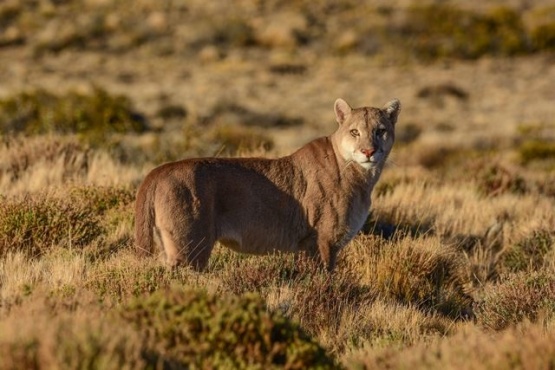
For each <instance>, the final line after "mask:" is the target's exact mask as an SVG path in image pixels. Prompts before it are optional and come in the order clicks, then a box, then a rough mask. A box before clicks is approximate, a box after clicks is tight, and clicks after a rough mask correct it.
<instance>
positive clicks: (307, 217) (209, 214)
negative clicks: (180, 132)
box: [135, 99, 400, 271]
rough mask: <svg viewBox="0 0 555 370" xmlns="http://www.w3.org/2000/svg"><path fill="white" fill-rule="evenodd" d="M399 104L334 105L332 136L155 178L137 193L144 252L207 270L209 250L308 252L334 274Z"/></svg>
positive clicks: (163, 169)
mask: <svg viewBox="0 0 555 370" xmlns="http://www.w3.org/2000/svg"><path fill="white" fill-rule="evenodd" d="M399 111H400V103H399V101H398V100H393V101H391V102H390V103H388V104H387V105H386V106H385V107H384V108H382V109H378V108H371V107H364V108H357V109H352V108H351V107H350V106H349V105H348V104H347V103H346V102H345V101H344V100H341V99H338V100H337V101H336V103H335V114H336V119H337V122H338V123H339V127H338V129H337V130H336V131H335V132H334V133H333V134H331V135H330V136H328V137H323V138H319V139H316V140H314V141H312V142H310V143H308V144H306V145H305V146H303V147H302V148H300V149H299V150H298V151H296V152H295V153H293V154H291V155H289V156H286V157H282V158H278V159H265V158H228V159H224V158H200V159H185V160H182V161H178V162H172V163H166V164H164V165H162V166H160V167H157V168H155V169H154V170H152V171H151V172H150V173H149V174H148V175H147V177H146V178H145V180H144V181H143V183H142V184H141V186H140V187H139V190H138V192H137V200H136V218H135V237H136V244H137V248H138V250H139V251H141V252H146V253H152V252H153V251H154V244H155V240H157V241H158V243H159V244H161V247H162V250H163V251H164V253H165V258H166V263H167V264H168V265H170V266H176V265H179V264H189V265H191V266H193V267H194V268H195V269H198V270H202V269H204V268H205V267H206V265H207V263H208V259H209V257H210V253H211V251H212V248H213V246H214V244H215V242H216V241H218V242H220V243H221V244H223V245H225V246H227V247H229V248H231V249H233V250H236V251H238V252H244V253H252V254H267V253H272V252H274V251H285V252H300V251H305V252H307V253H308V254H309V255H311V256H314V257H315V258H318V257H319V258H320V260H321V262H323V263H324V265H325V266H326V267H327V268H328V270H330V271H331V270H332V269H333V268H334V266H335V262H336V258H337V253H338V252H339V250H340V249H341V248H342V247H343V246H345V245H346V244H347V243H348V242H349V241H350V240H351V239H352V238H353V237H354V236H355V235H356V233H357V232H358V231H359V230H360V229H361V227H362V226H363V224H364V221H365V220H366V218H367V216H368V213H369V210H370V196H371V193H372V189H373V187H374V185H375V184H376V182H377V181H378V178H379V176H380V173H381V171H382V169H383V166H384V163H385V161H386V159H387V156H388V155H389V152H390V151H391V147H392V145H393V142H394V129H395V123H396V121H397V116H398V114H399Z"/></svg>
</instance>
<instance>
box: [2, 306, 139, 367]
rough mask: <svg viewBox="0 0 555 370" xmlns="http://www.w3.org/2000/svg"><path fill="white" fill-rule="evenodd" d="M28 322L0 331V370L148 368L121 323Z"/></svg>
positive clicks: (67, 319)
mask: <svg viewBox="0 0 555 370" xmlns="http://www.w3.org/2000/svg"><path fill="white" fill-rule="evenodd" d="M27 319H28V321H27V322H22V321H21V320H19V321H18V320H12V321H11V322H10V324H11V325H4V327H3V328H2V329H3V330H0V358H2V361H0V369H1V370H4V369H6V370H8V369H31V370H35V369H36V370H39V369H62V368H63V369H114V370H115V369H144V368H147V362H146V361H145V360H144V359H143V358H142V356H141V343H140V338H139V337H137V335H136V334H137V333H136V332H134V331H133V330H132V329H131V328H130V327H129V325H125V323H124V322H122V321H121V319H118V320H114V319H107V318H106V317H103V318H102V319H99V318H98V317H95V318H94V320H93V319H91V317H90V316H89V317H85V318H83V317H80V318H77V317H68V316H67V315H64V317H62V318H59V317H57V318H55V319H51V318H49V319H48V320H46V319H45V317H44V316H39V317H38V319H37V317H33V319H32V320H30V319H29V318H27ZM31 322H32V323H31ZM16 323H19V325H18V327H14V326H15V324H16Z"/></svg>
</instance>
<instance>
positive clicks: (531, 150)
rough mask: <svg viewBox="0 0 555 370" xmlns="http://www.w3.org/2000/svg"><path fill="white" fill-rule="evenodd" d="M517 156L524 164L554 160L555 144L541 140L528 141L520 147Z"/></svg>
mask: <svg viewBox="0 0 555 370" xmlns="http://www.w3.org/2000/svg"><path fill="white" fill-rule="evenodd" d="M519 154H520V159H521V161H522V162H523V163H524V164H528V163H530V162H532V161H535V160H555V143H552V142H548V141H543V140H529V141H526V142H524V143H523V144H522V145H521V146H520V148H519Z"/></svg>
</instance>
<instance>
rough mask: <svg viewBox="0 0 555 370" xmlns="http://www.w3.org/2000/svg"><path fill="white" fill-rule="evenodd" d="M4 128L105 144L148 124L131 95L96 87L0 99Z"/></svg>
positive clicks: (28, 133) (44, 91) (144, 128)
mask: <svg viewBox="0 0 555 370" xmlns="http://www.w3.org/2000/svg"><path fill="white" fill-rule="evenodd" d="M0 128H1V130H2V132H4V133H24V134H26V135H39V134H46V133H60V134H78V135H79V136H80V137H81V138H82V139H84V140H86V141H88V142H90V143H92V144H96V145H102V144H109V143H111V142H113V140H111V139H112V138H111V135H113V134H116V133H127V132H143V131H145V130H146V128H147V127H146V123H145V119H144V118H143V117H142V116H141V115H140V114H138V113H137V112H135V111H134V110H133V107H132V105H131V101H130V100H129V99H128V98H127V97H125V96H122V95H110V94H109V93H108V92H106V91H105V90H103V89H100V88H94V89H93V91H92V92H91V93H90V94H83V93H78V92H68V93H67V94H65V95H55V94H53V93H51V92H48V91H46V90H37V91H35V92H22V93H20V94H17V95H15V96H12V97H9V98H6V99H3V100H0Z"/></svg>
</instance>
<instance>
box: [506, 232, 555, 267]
mask: <svg viewBox="0 0 555 370" xmlns="http://www.w3.org/2000/svg"><path fill="white" fill-rule="evenodd" d="M554 249H555V233H553V232H550V231H548V230H535V231H534V232H533V233H532V235H529V236H527V237H525V238H523V239H522V240H520V241H518V242H517V243H516V244H515V245H513V246H512V247H511V248H509V249H508V250H507V251H506V252H505V253H504V254H503V255H502V257H501V261H500V263H501V265H502V268H503V269H505V270H508V271H509V272H519V271H531V270H537V269H540V268H541V267H543V265H544V263H545V257H546V255H547V254H548V253H549V252H551V251H553V250H554Z"/></svg>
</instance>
